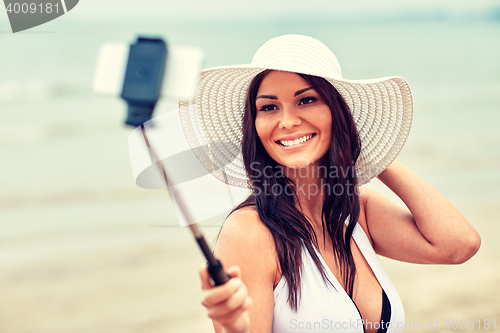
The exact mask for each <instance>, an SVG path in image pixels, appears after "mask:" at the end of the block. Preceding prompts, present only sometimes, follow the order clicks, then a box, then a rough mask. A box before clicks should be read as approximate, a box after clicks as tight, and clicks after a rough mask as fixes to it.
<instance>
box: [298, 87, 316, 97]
mask: <svg viewBox="0 0 500 333" xmlns="http://www.w3.org/2000/svg"><path fill="white" fill-rule="evenodd" d="M312 88H313V87H309V88H304V89H300V90H297V91H296V92H295V94H293V97H295V96H299V95H300V94H302V93H305V92H306V91H308V90H311V89H312Z"/></svg>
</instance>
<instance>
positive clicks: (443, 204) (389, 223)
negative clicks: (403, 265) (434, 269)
mask: <svg viewBox="0 0 500 333" xmlns="http://www.w3.org/2000/svg"><path fill="white" fill-rule="evenodd" d="M378 178H379V179H380V180H381V181H382V182H383V183H384V184H385V185H386V186H387V187H389V188H390V189H391V190H392V191H393V192H394V193H395V194H396V195H397V196H399V197H400V198H401V200H403V202H404V203H405V205H406V207H407V208H404V207H399V206H398V205H396V204H394V203H393V202H391V201H390V200H389V199H387V198H385V197H384V196H382V195H380V194H379V193H377V192H375V191H373V190H370V189H364V192H365V193H363V194H362V195H361V196H360V199H362V200H361V201H362V203H363V207H364V213H365V216H366V228H367V229H368V233H369V234H370V236H371V238H372V241H373V246H374V249H375V251H376V252H377V253H379V254H381V255H383V256H386V257H389V258H393V259H397V260H402V261H407V262H413V263H434V264H460V263H463V262H465V261H467V260H468V259H470V258H471V257H472V256H473V255H474V254H475V253H476V252H477V251H478V249H479V246H480V244H481V239H480V237H479V234H478V233H477V231H476V230H475V229H474V228H473V227H472V226H471V225H470V223H469V222H468V221H467V220H466V219H465V218H464V216H463V215H462V214H461V213H460V212H459V211H458V210H457V209H456V208H455V207H454V206H453V205H452V204H451V203H450V202H449V201H448V200H447V199H446V198H445V197H444V196H443V195H442V194H441V193H439V192H438V191H437V190H436V189H435V188H434V187H432V186H431V185H429V184H428V183H427V182H426V181H424V180H423V179H422V178H420V177H419V176H418V175H416V174H415V173H414V172H412V171H411V170H410V169H408V168H407V167H405V166H404V165H403V164H402V163H400V162H398V161H394V162H393V163H392V164H391V165H390V166H389V167H388V168H387V169H386V170H384V171H383V172H382V173H381V174H380V175H379V176H378ZM362 192H363V191H362Z"/></svg>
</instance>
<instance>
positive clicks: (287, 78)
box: [255, 71, 332, 168]
mask: <svg viewBox="0 0 500 333" xmlns="http://www.w3.org/2000/svg"><path fill="white" fill-rule="evenodd" d="M255 106H256V108H257V116H256V118H255V128H256V130H257V134H258V136H259V138H260V140H261V141H262V144H263V145H264V148H265V149H266V151H267V153H268V154H269V155H270V156H271V157H272V158H273V159H274V160H275V161H276V162H278V163H279V164H281V165H283V166H286V167H289V168H300V167H304V166H307V165H309V164H311V163H314V162H316V161H318V160H320V159H321V158H322V157H323V156H324V155H325V154H326V152H327V151H328V148H329V147H330V140H331V136H332V130H331V128H332V113H331V111H330V108H329V107H328V105H327V104H326V103H325V101H324V100H323V99H322V97H321V96H320V95H319V93H318V92H317V91H316V90H314V89H313V88H312V87H311V85H310V84H309V83H308V82H307V81H306V80H304V79H303V78H302V77H300V76H299V75H297V74H295V73H290V72H282V71H272V72H270V73H269V74H267V75H266V76H265V77H264V79H263V80H262V83H261V84H260V87H259V90H258V92H257V98H256V100H255Z"/></svg>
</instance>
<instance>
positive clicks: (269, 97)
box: [255, 95, 278, 99]
mask: <svg viewBox="0 0 500 333" xmlns="http://www.w3.org/2000/svg"><path fill="white" fill-rule="evenodd" d="M259 98H267V99H278V97H277V96H274V95H259V96H257V97H256V98H255V99H259Z"/></svg>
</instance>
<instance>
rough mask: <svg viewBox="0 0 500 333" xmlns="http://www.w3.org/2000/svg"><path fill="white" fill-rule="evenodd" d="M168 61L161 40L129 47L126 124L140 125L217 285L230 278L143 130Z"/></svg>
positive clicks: (144, 40) (141, 41) (142, 41)
mask: <svg viewBox="0 0 500 333" xmlns="http://www.w3.org/2000/svg"><path fill="white" fill-rule="evenodd" d="M166 58H167V45H166V44H165V42H164V41H163V40H162V39H159V38H143V37H139V38H138V39H137V42H136V43H135V44H133V45H131V46H130V52H129V58H128V63H127V69H126V71H125V80H124V82H123V89H122V93H121V97H122V98H123V99H124V100H125V101H126V102H127V105H128V110H127V119H126V121H125V123H126V124H127V125H131V126H141V129H142V134H143V136H144V139H145V141H146V145H147V147H148V150H149V152H150V154H151V158H152V162H153V163H154V162H155V161H159V165H161V171H162V174H163V178H164V179H165V186H166V188H167V191H168V190H169V189H170V193H171V195H172V198H173V199H174V200H175V202H176V203H177V205H178V206H179V208H180V210H181V213H182V215H183V216H184V218H185V219H186V221H187V223H188V225H189V228H190V229H191V231H192V232H193V235H194V237H195V238H196V242H197V243H198V245H199V246H200V248H201V251H202V252H203V254H204V255H205V258H206V259H207V261H208V272H209V274H210V277H211V278H212V280H213V281H214V284H215V285H216V286H218V285H221V284H224V283H226V282H227V281H228V280H229V279H230V277H229V276H228V275H227V274H226V273H225V272H224V269H223V267H222V265H221V263H220V261H218V260H217V259H215V258H214V256H213V254H212V251H211V250H210V247H209V246H208V244H207V242H206V241H205V238H203V235H202V234H201V232H200V230H199V229H198V227H197V226H196V224H195V221H194V219H193V217H192V215H191V213H190V212H189V210H188V208H187V207H186V204H185V202H184V200H183V199H182V196H181V195H180V193H179V192H178V191H177V189H176V188H175V186H172V187H170V188H169V186H168V176H167V171H166V170H165V166H164V165H163V161H161V160H159V159H158V158H157V155H156V153H155V151H154V149H153V147H152V146H151V145H150V143H149V140H148V137H147V135H146V130H145V128H144V122H146V121H148V120H150V119H151V116H152V114H153V110H154V108H155V106H156V102H157V101H158V99H159V97H160V91H161V85H162V82H163V75H164V72H165V62H166Z"/></svg>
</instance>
